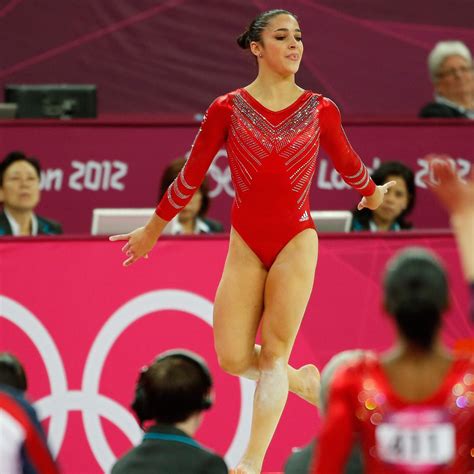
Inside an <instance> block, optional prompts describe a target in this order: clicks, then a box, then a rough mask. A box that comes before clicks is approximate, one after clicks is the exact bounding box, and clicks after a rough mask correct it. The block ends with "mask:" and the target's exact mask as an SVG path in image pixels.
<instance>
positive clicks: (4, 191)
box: [0, 151, 62, 236]
mask: <svg viewBox="0 0 474 474" xmlns="http://www.w3.org/2000/svg"><path fill="white" fill-rule="evenodd" d="M40 178H41V168H40V164H39V161H38V160H37V159H36V158H33V157H28V156H26V155H25V154H24V153H22V152H19V151H14V152H12V153H9V154H8V155H7V156H6V157H5V159H4V160H3V161H2V162H1V163H0V201H2V202H3V212H0V236H1V235H45V234H62V229H61V225H60V224H58V223H57V222H54V221H51V220H49V219H45V218H44V217H41V216H38V215H36V214H35V212H34V210H35V208H36V206H37V205H38V203H39V200H40Z"/></svg>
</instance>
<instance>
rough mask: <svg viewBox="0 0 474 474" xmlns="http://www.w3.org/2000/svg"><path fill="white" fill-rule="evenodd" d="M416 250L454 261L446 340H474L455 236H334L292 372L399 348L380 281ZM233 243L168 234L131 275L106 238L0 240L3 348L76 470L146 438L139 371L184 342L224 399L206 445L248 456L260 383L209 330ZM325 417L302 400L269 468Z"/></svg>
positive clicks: (97, 465)
mask: <svg viewBox="0 0 474 474" xmlns="http://www.w3.org/2000/svg"><path fill="white" fill-rule="evenodd" d="M409 245H422V246H426V247H428V248H430V249H432V250H434V251H436V252H437V253H438V254H439V256H440V257H441V258H442V259H443V261H444V262H445V264H446V266H447V268H448V271H449V275H450V283H451V289H452V294H451V310H450V312H449V314H447V315H446V319H445V325H444V333H443V336H444V339H445V341H446V342H447V343H448V344H449V345H450V346H452V345H453V344H454V343H455V342H456V341H457V340H459V339H463V338H468V337H473V335H474V334H473V329H472V326H470V324H469V323H468V320H467V315H466V314H467V311H466V309H467V301H468V295H467V289H466V287H465V284H464V282H463V278H462V275H461V270H460V265H459V261H458V256H457V252H456V248H455V243H454V240H453V238H452V236H451V235H449V234H404V233H400V234H398V235H391V236H388V237H385V238H384V237H381V236H372V235H368V236H367V235H358V236H338V237H336V236H330V235H326V236H322V237H321V240H320V256H319V262H318V269H317V274H316V283H315V289H314V292H313V295H312V298H311V300H310V303H309V306H308V310H307V313H306V316H305V319H304V322H303V325H302V328H301V331H300V333H299V336H298V338H297V341H296V344H295V347H294V350H293V354H292V357H291V362H292V363H293V364H294V365H295V366H299V365H302V364H303V363H307V362H314V363H316V364H317V365H319V366H322V365H323V364H324V363H326V361H327V360H328V359H329V358H330V357H331V356H332V355H333V354H335V353H336V352H338V351H341V350H344V349H349V348H371V349H375V350H383V349H385V348H387V347H388V346H389V344H390V341H391V340H392V338H393V332H392V329H391V326H390V323H389V321H388V319H387V318H386V317H385V316H384V315H383V314H382V311H381V301H380V283H379V282H380V278H381V274H382V269H383V266H384V264H385V263H386V261H387V259H388V258H389V257H390V256H391V255H393V253H394V252H395V251H396V250H397V249H399V248H401V247H405V246H409ZM226 250H227V239H226V237H225V236H223V237H217V238H213V239H191V240H189V239H188V240H186V239H185V240H173V239H163V240H162V241H160V242H159V244H158V245H157V246H156V248H155V249H154V250H153V252H152V253H151V256H150V259H149V260H148V261H140V262H138V263H137V264H136V265H134V266H132V267H130V268H127V269H124V268H123V267H122V266H121V261H122V257H121V254H120V244H112V243H109V242H107V241H105V240H104V239H90V240H80V239H66V238H59V239H56V240H55V239H41V238H38V239H17V240H14V239H3V240H1V241H0V351H2V350H9V351H12V352H14V353H15V354H17V355H18V356H19V358H20V359H21V360H22V361H23V362H24V364H25V366H26V369H27V372H28V376H29V385H30V390H29V395H30V397H31V399H32V400H33V401H35V404H36V406H37V408H38V410H39V412H40V415H41V418H42V419H43V422H44V423H45V426H46V428H47V430H48V432H49V442H50V444H51V446H52V447H53V450H54V451H55V453H57V455H58V459H59V462H60V464H61V466H62V468H63V472H64V473H65V474H82V473H85V472H87V473H88V474H94V473H99V472H104V471H106V470H107V469H108V468H109V467H110V464H111V463H112V462H113V460H114V459H115V457H116V456H119V455H120V454H122V453H123V452H124V451H125V450H127V449H128V448H129V447H130V446H131V444H132V442H138V441H139V440H140V438H141V434H140V431H139V430H138V427H137V424H136V423H135V421H134V419H133V417H132V415H131V414H130V412H129V410H128V407H129V405H130V402H131V400H132V397H133V388H134V384H135V381H136V378H137V374H138V370H139V369H140V367H142V366H143V365H144V364H145V363H147V362H149V361H150V360H152V359H153V358H154V356H155V355H156V354H158V353H160V352H162V351H164V350H166V349H170V348H175V347H185V348H189V349H192V350H194V351H196V352H198V353H200V354H201V355H202V356H203V357H205V358H206V359H207V360H208V362H209V365H210V368H211V371H212V373H213V375H214V378H215V394H216V404H215V407H214V408H213V409H212V410H211V411H210V412H209V413H208V414H207V415H206V418H205V421H204V424H203V426H202V428H201V429H200V430H199V433H198V439H199V441H201V442H202V443H204V444H205V445H208V446H210V447H212V448H213V449H215V450H216V451H218V452H219V453H221V454H223V455H226V456H227V459H228V460H229V461H230V462H231V463H233V462H235V461H236V459H237V458H238V457H239V455H240V454H241V453H242V449H243V447H244V443H245V441H246V440H247V435H248V429H249V422H250V411H251V395H252V391H253V386H252V384H251V383H249V382H246V381H242V382H239V380H238V379H237V378H234V377H231V376H229V375H226V374H224V373H223V372H222V371H221V370H220V369H219V367H218V365H217V361H216V357H215V354H214V350H213V338H212V329H211V314H212V302H213V298H214V293H215V289H216V287H217V284H218V281H219V277H220V274H221V270H222V266H223V263H224V258H225V254H226ZM223 420H225V422H223ZM318 424H319V419H318V414H317V412H316V410H315V409H313V408H312V407H310V406H308V405H307V404H306V403H305V402H303V401H301V400H299V399H297V398H296V397H294V396H292V395H291V396H290V397H289V400H288V405H287V408H286V410H285V412H284V415H283V418H282V420H281V423H280V425H279V427H278V429H277V432H276V435H275V438H274V440H273V442H272V444H271V446H270V449H269V451H268V455H267V459H266V462H265V470H267V471H280V470H281V469H282V467H283V463H284V460H285V459H286V457H287V456H288V455H289V453H290V451H291V448H292V447H293V446H299V445H302V444H305V443H306V442H308V441H309V440H310V439H311V437H312V436H313V435H314V433H316V430H317V427H318Z"/></svg>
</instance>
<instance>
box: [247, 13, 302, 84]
mask: <svg viewBox="0 0 474 474" xmlns="http://www.w3.org/2000/svg"><path fill="white" fill-rule="evenodd" d="M250 47H251V49H252V52H253V54H255V55H256V56H257V58H258V62H259V67H260V68H262V67H265V68H268V69H270V70H272V71H273V72H276V73H277V74H279V75H281V76H283V77H285V76H288V75H291V74H295V73H296V72H297V71H298V69H299V67H300V62H301V58H302V56H303V41H302V39H301V30H300V27H299V25H298V22H297V21H296V19H295V17H293V16H291V15H284V14H282V15H278V16H275V17H273V18H272V19H271V20H270V21H269V22H268V25H267V26H266V28H265V29H264V30H263V32H262V37H261V41H260V42H258V43H257V42H252V43H251V45H250ZM260 55H261V56H260Z"/></svg>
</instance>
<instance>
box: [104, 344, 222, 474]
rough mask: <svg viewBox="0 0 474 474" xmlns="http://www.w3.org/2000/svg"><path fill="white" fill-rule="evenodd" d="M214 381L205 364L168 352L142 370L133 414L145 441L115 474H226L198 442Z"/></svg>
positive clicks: (120, 462)
mask: <svg viewBox="0 0 474 474" xmlns="http://www.w3.org/2000/svg"><path fill="white" fill-rule="evenodd" d="M211 390H212V378H211V374H210V372H209V369H208V368H207V366H206V364H205V362H204V360H203V359H201V358H200V357H199V356H197V355H196V354H194V353H192V352H188V351H169V352H165V353H164V354H162V355H160V356H158V357H157V359H156V360H155V361H154V362H153V363H152V364H151V365H150V366H148V367H145V368H144V369H142V371H141V373H140V376H139V379H138V383H137V386H136V390H135V400H134V401H133V404H132V409H133V411H134V412H135V414H136V416H137V418H138V421H139V422H140V425H141V426H142V428H143V425H144V423H145V422H147V421H152V424H151V426H149V427H148V428H147V429H146V430H145V435H144V437H143V441H142V442H141V443H140V444H139V445H138V446H136V447H135V448H133V449H132V450H131V451H129V452H128V453H127V454H125V455H124V456H123V457H122V458H120V459H119V460H118V461H117V462H116V463H115V465H114V467H113V468H112V474H132V473H133V474H157V473H166V474H182V473H186V474H227V472H228V471H227V466H226V464H225V462H224V460H223V459H222V458H221V457H220V456H218V455H216V454H214V453H212V452H211V451H209V450H207V449H205V448H204V447H202V446H201V445H200V444H199V443H197V441H195V440H194V438H193V436H194V434H195V433H196V431H197V429H198V428H199V425H200V424H201V422H202V419H203V412H204V410H208V409H209V408H210V407H211V406H212V397H211Z"/></svg>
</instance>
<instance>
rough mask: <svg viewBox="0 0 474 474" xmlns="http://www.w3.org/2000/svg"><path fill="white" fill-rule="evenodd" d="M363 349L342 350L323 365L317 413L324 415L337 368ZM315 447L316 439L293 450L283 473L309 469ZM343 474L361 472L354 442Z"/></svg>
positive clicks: (291, 473) (362, 352)
mask: <svg viewBox="0 0 474 474" xmlns="http://www.w3.org/2000/svg"><path fill="white" fill-rule="evenodd" d="M364 353H365V351H363V350H362V349H355V350H350V351H343V352H340V353H339V354H336V355H335V356H333V357H332V358H331V359H330V360H329V362H328V363H327V364H326V365H325V366H324V369H323V370H322V372H321V390H320V403H321V404H320V406H319V413H320V415H322V416H324V413H325V411H326V408H327V402H328V396H329V387H330V386H331V382H332V379H333V377H334V374H335V373H336V371H337V370H339V369H340V368H341V367H343V366H345V365H347V364H350V363H351V362H353V361H356V360H357V359H359V357H361V356H362V355H363V354H364ZM315 449H317V439H315V440H313V441H311V443H309V444H308V445H307V446H305V447H304V448H301V449H297V450H294V452H293V454H292V455H291V456H290V457H289V458H288V460H287V462H286V465H285V474H303V473H304V474H306V473H307V472H308V471H309V467H310V463H311V459H312V458H313V453H314V451H315ZM343 472H344V473H345V474H362V473H363V472H364V471H363V466H362V459H361V454H360V447H359V446H358V443H357V442H356V443H355V445H354V449H353V450H352V453H351V456H350V457H349V460H348V462H347V465H346V467H345V470H344V471H343Z"/></svg>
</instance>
